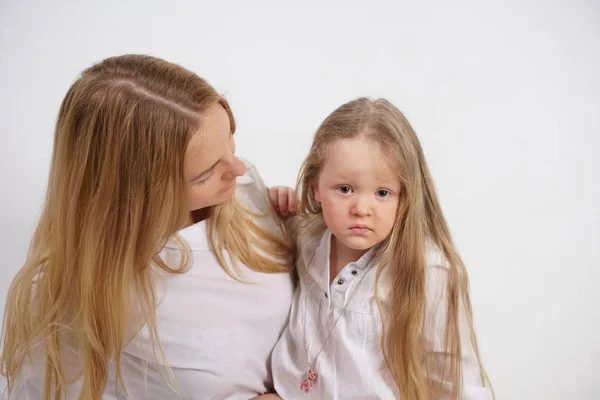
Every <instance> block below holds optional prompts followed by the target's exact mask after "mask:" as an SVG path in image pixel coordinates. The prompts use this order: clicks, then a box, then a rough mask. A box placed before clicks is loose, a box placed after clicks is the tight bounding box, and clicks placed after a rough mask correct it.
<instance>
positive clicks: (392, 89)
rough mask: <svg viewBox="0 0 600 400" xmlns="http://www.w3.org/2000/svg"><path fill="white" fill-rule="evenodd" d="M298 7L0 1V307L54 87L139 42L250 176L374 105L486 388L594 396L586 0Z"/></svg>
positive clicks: (596, 49)
mask: <svg viewBox="0 0 600 400" xmlns="http://www.w3.org/2000/svg"><path fill="white" fill-rule="evenodd" d="M221 3H226V4H225V5H221ZM302 3H303V5H295V6H293V5H291V4H290V5H284V2H281V1H271V2H265V1H256V0H254V1H229V2H216V1H211V2H208V1H189V2H185V1H171V2H166V1H165V2H160V1H142V0H134V1H107V0H105V1H103V2H99V1H97V2H86V1H62V2H59V1H52V2H48V1H42V0H37V1H23V0H21V1H17V0H0V35H1V36H0V168H1V169H0V191H1V192H0V193H1V197H0V227H1V229H0V252H1V253H2V254H4V256H3V257H2V262H1V264H0V306H2V308H3V307H4V301H5V296H6V291H7V289H8V285H9V282H10V280H11V279H12V277H13V276H14V274H15V273H16V271H17V269H18V268H19V267H20V265H21V264H22V262H23V261H24V259H25V256H26V252H27V247H28V242H29V238H30V235H31V233H32V230H33V228H34V226H35V221H36V218H37V216H38V214H39V211H40V206H41V203H42V200H43V194H44V189H45V183H46V178H47V173H48V163H49V159H50V154H51V146H52V135H53V125H54V122H55V117H56V114H57V111H58V107H59V104H60V102H61V100H62V97H63V96H64V94H65V92H66V90H67V88H68V87H69V85H70V84H71V82H72V81H73V80H74V79H75V77H76V75H77V73H78V72H79V71H81V70H82V69H83V68H85V67H87V66H89V65H90V64H91V63H93V62H95V61H99V60H100V59H102V58H104V57H107V56H112V55H117V54H122V53H128V52H135V53H147V54H151V55H155V56H159V57H162V58H165V59H167V60H169V61H174V62H177V63H180V64H182V65H184V66H185V67H188V68H190V69H192V70H194V71H195V72H197V73H198V74H199V75H200V76H202V77H205V78H207V79H208V80H209V81H210V82H211V83H212V84H213V85H214V86H215V87H216V88H217V89H218V90H219V91H221V92H223V93H227V96H228V98H229V100H230V102H231V105H232V108H233V110H234V113H235V115H236V117H237V120H238V124H239V130H238V133H237V135H236V136H237V143H238V153H239V154H240V155H242V156H244V157H246V158H248V159H250V160H251V161H253V162H254V163H255V164H256V165H257V166H258V167H259V170H260V171H261V172H262V175H263V177H264V179H265V181H266V182H267V184H270V185H273V184H288V185H293V184H294V183H295V177H296V173H297V171H298V167H299V166H300V163H301V161H302V159H303V157H304V156H305V155H306V153H307V150H308V147H309V145H310V141H311V138H312V134H313V133H314V131H315V129H316V128H317V126H318V124H319V123H320V122H321V120H322V119H323V118H325V116H326V115H327V114H328V113H330V112H331V111H332V110H333V109H334V108H335V107H337V106H338V105H340V104H341V103H343V102H346V101H348V100H350V99H352V98H354V97H357V96H361V95H368V96H373V97H378V96H383V97H386V98H388V99H390V100H391V101H392V102H393V103H395V104H396V105H397V106H398V107H399V108H400V109H401V110H402V111H403V112H404V113H405V114H406V115H407V117H408V118H409V120H410V121H411V122H412V124H413V126H414V127H415V129H416V131H417V133H418V135H419V136H420V138H421V141H422V144H423V147H424V149H425V153H426V156H427V159H428V162H429V165H430V167H431V169H432V172H433V175H434V179H435V181H436V184H437V187H438V189H439V194H440V197H441V201H442V206H443V208H444V211H445V214H446V217H447V219H448V221H449V223H450V226H451V229H452V232H453V234H454V238H455V240H456V243H457V245H458V247H459V250H460V251H461V253H462V255H463V257H464V260H465V262H466V264H467V268H468V269H469V272H470V277H471V290H472V301H473V307H474V311H475V319H476V328H477V333H478V336H479V338H480V342H481V347H482V354H483V357H484V362H485V365H486V367H487V369H488V372H489V374H490V377H491V379H492V382H493V384H494V387H495V389H496V393H497V396H498V398H499V399H600V382H598V380H599V378H600V311H599V305H600V296H599V295H598V289H597V285H598V283H599V282H600V272H599V267H600V257H599V255H598V247H599V244H600V177H599V175H600V173H599V172H600V160H599V157H598V154H597V153H598V151H599V150H600V139H599V135H600V117H599V111H600V78H599V71H600V3H599V2H598V1H593V0H590V1H563V2H548V1H545V2H541V1H540V2H532V1H518V2H517V1H502V2H495V3H492V2H487V4H484V3H485V2H478V1H472V2H460V1H459V2H456V1H454V2H446V1H434V2H426V3H427V4H425V2H423V3H419V4H417V2H415V1H410V2H409V1H389V2H377V1H373V0H370V1H368V2H367V1H360V2H359V1H343V2H336V3H334V2H325V1H322V2H316V1H315V2H307V1H303V2H302ZM0 386H2V383H1V382H0Z"/></svg>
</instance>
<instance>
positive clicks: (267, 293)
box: [15, 164, 294, 400]
mask: <svg viewBox="0 0 600 400" xmlns="http://www.w3.org/2000/svg"><path fill="white" fill-rule="evenodd" d="M236 196H238V198H239V199H240V200H241V201H242V203H243V204H244V205H245V206H246V207H249V208H251V209H252V210H254V211H260V212H264V211H265V210H268V208H267V207H270V204H269V202H268V198H267V189H266V187H265V186H264V183H263V182H262V180H261V179H260V176H259V175H258V173H257V171H256V169H255V168H254V166H252V165H250V164H247V172H246V174H245V175H244V176H242V177H240V178H238V188H237V191H236ZM255 222H258V223H259V224H260V225H261V227H263V228H264V229H269V231H270V232H271V233H274V234H276V235H281V234H282V233H281V231H279V230H277V228H276V224H275V223H274V220H270V221H269V220H268V218H265V220H264V221H261V220H259V221H255ZM178 234H179V236H181V237H182V238H183V239H185V240H186V241H187V243H188V244H189V246H190V248H191V261H192V262H193V264H192V265H191V268H190V270H189V271H188V272H187V273H185V274H183V275H176V274H172V275H167V276H164V279H163V280H162V281H161V282H159V284H158V285H157V289H158V291H159V298H160V304H159V305H158V308H157V315H156V318H157V326H158V335H159V339H160V343H161V346H162V349H163V351H164V354H165V355H166V358H167V360H168V363H169V365H170V366H171V369H172V371H173V374H174V376H175V378H176V379H177V382H178V384H179V386H180V388H181V389H182V390H183V391H184V392H185V394H186V396H184V397H179V396H178V395H176V393H175V392H173V391H172V390H171V389H169V387H168V386H167V384H166V381H165V379H164V378H163V375H166V373H167V372H166V368H164V367H160V366H159V365H157V363H156V362H155V357H154V355H153V354H152V350H151V348H150V347H149V346H150V345H149V344H150V340H149V335H148V333H147V330H145V329H142V331H140V332H139V333H138V334H137V335H136V336H135V338H134V339H133V341H131V342H130V343H129V344H128V345H127V346H126V348H125V349H124V351H123V353H122V359H121V363H122V371H123V377H124V380H125V385H126V388H127V391H128V394H129V396H128V397H125V395H124V392H123V391H122V390H120V391H119V398H120V399H124V398H129V399H135V400H137V399H160V400H168V399H178V400H179V399H236V400H237V399H240V400H241V399H250V398H252V397H255V396H257V395H259V394H263V393H265V392H267V391H269V390H271V389H272V387H273V384H272V375H271V368H270V357H271V352H272V350H273V347H274V346H275V344H276V342H277V340H278V339H279V337H280V336H281V333H282V332H283V329H284V328H285V325H286V323H287V320H288V314H289V310H290V302H291V300H292V295H293V291H294V288H293V279H292V276H291V274H290V273H276V274H265V273H258V272H254V271H252V270H250V269H249V268H248V267H246V266H242V265H240V267H241V269H242V271H243V273H244V278H245V279H246V280H249V281H251V282H253V283H242V282H238V281H235V280H233V279H232V278H231V277H229V276H228V275H227V274H226V273H225V272H224V271H223V269H222V268H221V266H220V265H219V263H218V262H217V260H216V258H215V256H214V254H213V252H212V251H211V249H210V246H209V242H208V238H207V226H206V223H205V221H202V222H199V223H197V224H194V225H192V226H189V227H187V228H185V229H183V230H181V231H180V232H178ZM161 257H162V258H163V260H165V261H166V262H167V263H168V264H169V265H172V266H177V265H178V261H179V257H180V253H179V250H177V247H176V246H175V245H174V243H172V242H170V243H169V244H167V246H165V248H164V249H163V250H162V252H161ZM109 367H110V368H109V381H108V384H107V386H106V389H105V393H104V395H103V397H102V398H103V399H104V400H109V399H110V400H112V399H116V398H117V396H116V394H115V383H114V376H115V370H114V364H113V363H112V362H111V363H110V366H109ZM35 369H36V370H37V368H35ZM41 369H42V371H39V370H38V371H33V370H31V369H29V371H28V373H27V374H26V375H25V385H24V387H23V388H22V390H21V391H19V392H18V393H15V398H17V399H31V400H33V399H35V400H39V399H41V398H42V397H41V388H42V387H43V366H41ZM27 375H28V376H27ZM78 385H79V383H78V382H77V383H75V385H73V386H72V387H71V388H69V397H68V398H69V399H70V398H76V395H77V394H78Z"/></svg>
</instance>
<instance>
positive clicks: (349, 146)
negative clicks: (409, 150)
mask: <svg viewBox="0 0 600 400" xmlns="http://www.w3.org/2000/svg"><path fill="white" fill-rule="evenodd" d="M393 165H394V164H393V163H391V162H389V160H388V157H386V156H385V155H384V153H383V152H382V151H381V150H380V147H379V145H378V144H377V143H375V142H373V141H371V140H369V139H365V138H360V137H359V138H355V139H342V140H339V141H338V142H337V143H335V144H334V145H333V146H332V147H331V149H330V151H329V155H328V157H327V160H326V161H325V165H324V166H323V168H322V169H321V173H320V174H319V177H318V178H317V179H316V181H315V182H313V191H314V194H315V200H317V201H318V202H320V203H321V207H322V210H323V217H324V219H325V223H326V224H327V227H328V228H329V230H330V231H331V233H332V234H333V235H334V236H335V238H336V239H337V243H336V244H337V245H338V246H346V247H347V248H348V249H350V250H353V251H354V252H356V251H357V250H358V251H359V253H361V254H362V253H364V252H366V251H367V250H368V249H370V248H371V247H372V246H374V245H376V244H378V243H381V242H382V241H383V240H385V239H386V238H387V237H388V236H389V235H390V233H391V231H392V228H393V226H394V222H395V220H396V212H397V210H398V203H399V196H400V190H401V185H400V179H399V178H398V172H397V171H394V168H393Z"/></svg>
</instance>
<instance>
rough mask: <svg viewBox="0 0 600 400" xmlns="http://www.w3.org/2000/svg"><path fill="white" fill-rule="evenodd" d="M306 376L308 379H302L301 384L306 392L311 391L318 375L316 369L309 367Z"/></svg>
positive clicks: (301, 388)
mask: <svg viewBox="0 0 600 400" xmlns="http://www.w3.org/2000/svg"><path fill="white" fill-rule="evenodd" d="M306 376H307V377H306V379H304V380H303V381H302V384H301V385H300V390H302V391H303V392H304V393H310V391H311V390H312V388H313V386H314V384H315V380H316V379H317V376H318V375H317V372H316V371H315V370H314V369H312V368H308V373H307V374H306Z"/></svg>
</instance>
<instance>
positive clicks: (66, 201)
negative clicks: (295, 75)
mask: <svg viewBox="0 0 600 400" xmlns="http://www.w3.org/2000/svg"><path fill="white" fill-rule="evenodd" d="M234 132H235V122H234V118H233V114H232V112H231V109H230V108H229V105H228V103H227V101H226V100H225V99H224V98H223V97H221V96H220V95H218V94H217V92H216V91H215V90H214V89H213V88H212V87H211V86H210V85H209V84H208V83H207V82H206V81H204V80H203V79H201V78H200V77H198V76H197V75H195V74H194V73H192V72H190V71H187V70H186V69H184V68H182V67H180V66H177V65H174V64H171V63H169V62H166V61H164V60H160V59H156V58H153V57H148V56H140V55H125V56H119V57H112V58H108V59H106V60H104V61H102V62H100V63H98V64H96V65H94V66H92V67H91V68H89V69H87V70H85V71H84V72H83V73H82V75H81V76H80V77H79V78H78V79H77V80H76V81H75V83H74V84H73V85H72V87H71V88H70V89H69V91H68V93H67V95H66V97H65V99H64V100H63V103H62V105H61V108H60V112H59V115H58V121H57V124H56V132H55V140H54V153H53V157H52V162H51V169H50V177H49V182H48V191H47V195H46V200H45V205H44V210H43V213H42V215H41V218H40V221H39V223H38V226H37V229H36V231H35V235H34V237H33V241H32V245H31V249H30V253H29V256H28V258H27V260H26V262H25V265H24V266H23V268H22V269H21V270H20V271H19V273H18V274H17V276H16V277H15V279H14V281H13V283H12V285H11V288H10V290H9V294H8V299H7V304H6V311H5V320H4V327H3V337H2V339H3V353H2V356H1V358H0V365H1V368H2V374H3V375H5V376H6V378H7V382H8V389H9V391H10V395H9V397H10V398H13V397H14V398H19V399H20V398H24V399H27V398H30V399H40V398H44V399H50V398H57V399H58V398H81V399H97V398H104V399H114V398H117V397H118V398H125V397H128V398H133V399H139V398H156V399H168V398H178V399H179V398H188V399H189V398H194V399H196V398H199V399H213V398H215V399H216V398H219V399H221V398H231V399H248V398H252V397H254V396H257V395H260V394H263V393H266V392H268V391H269V390H270V389H271V388H272V383H271V372H270V368H269V358H270V354H271V351H272V349H273V347H274V345H275V343H276V341H277V339H278V338H279V336H280V334H281V332H282V330H283V328H284V326H285V323H286V320H287V315H288V311H289V306H290V301H291V297H292V292H293V284H292V278H291V276H290V273H289V270H290V254H291V249H290V247H289V246H288V244H287V242H286V241H285V240H284V232H283V228H282V226H281V225H280V223H279V221H278V220H277V217H276V216H275V215H274V214H273V213H272V211H271V209H270V206H269V202H268V198H267V191H266V188H265V186H264V184H263V182H262V180H261V179H260V177H259V175H258V173H257V172H256V169H255V168H254V167H253V166H252V165H250V164H248V163H244V162H242V161H241V160H240V159H238V158H237V157H236V156H235V154H234V153H235V143H234V138H233V134H234ZM236 186H237V189H236Z"/></svg>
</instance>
